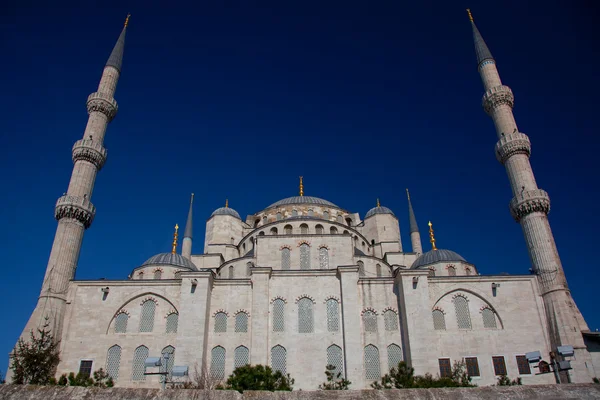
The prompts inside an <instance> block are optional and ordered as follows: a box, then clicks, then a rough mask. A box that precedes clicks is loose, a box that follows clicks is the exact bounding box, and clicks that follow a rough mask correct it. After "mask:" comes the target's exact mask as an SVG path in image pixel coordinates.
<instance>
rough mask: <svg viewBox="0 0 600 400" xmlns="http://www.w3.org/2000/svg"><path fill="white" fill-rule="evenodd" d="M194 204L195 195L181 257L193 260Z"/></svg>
mask: <svg viewBox="0 0 600 400" xmlns="http://www.w3.org/2000/svg"><path fill="white" fill-rule="evenodd" d="M193 204H194V193H192V198H191V200H190V211H189V212H188V217H187V222H186V223H185V232H184V233H183V244H182V245H181V255H182V256H184V257H185V258H187V259H188V260H190V261H191V260H192V233H193V225H192V205H193Z"/></svg>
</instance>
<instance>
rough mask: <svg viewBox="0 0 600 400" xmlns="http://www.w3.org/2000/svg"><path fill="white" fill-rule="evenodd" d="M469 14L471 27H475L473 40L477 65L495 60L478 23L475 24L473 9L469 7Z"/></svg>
mask: <svg viewBox="0 0 600 400" xmlns="http://www.w3.org/2000/svg"><path fill="white" fill-rule="evenodd" d="M467 15H468V16H469V21H471V27H472V28H473V42H474V43H475V54H476V55H477V66H480V65H481V63H483V62H484V61H486V60H491V61H494V57H492V53H491V52H490V49H489V48H488V47H487V44H485V41H484V40H483V37H482V36H481V33H479V29H477V25H475V20H474V19H473V14H471V9H470V8H467Z"/></svg>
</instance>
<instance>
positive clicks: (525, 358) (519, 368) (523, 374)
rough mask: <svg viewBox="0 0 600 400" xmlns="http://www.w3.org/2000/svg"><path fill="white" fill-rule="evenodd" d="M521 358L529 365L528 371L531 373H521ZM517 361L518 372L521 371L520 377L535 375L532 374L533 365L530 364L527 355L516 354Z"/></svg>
mask: <svg viewBox="0 0 600 400" xmlns="http://www.w3.org/2000/svg"><path fill="white" fill-rule="evenodd" d="M519 357H523V359H524V361H525V364H527V369H528V370H529V372H528V373H527V372H526V373H522V372H521V367H520V366H519ZM515 361H516V362H517V370H518V371H519V376H521V375H522V376H530V375H533V373H532V372H531V364H529V361H527V357H526V356H525V354H515Z"/></svg>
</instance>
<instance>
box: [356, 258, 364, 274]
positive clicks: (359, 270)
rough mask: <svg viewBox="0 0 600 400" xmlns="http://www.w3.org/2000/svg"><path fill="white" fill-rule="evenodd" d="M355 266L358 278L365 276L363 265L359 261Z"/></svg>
mask: <svg viewBox="0 0 600 400" xmlns="http://www.w3.org/2000/svg"><path fill="white" fill-rule="evenodd" d="M356 264H357V265H358V276H365V263H364V262H362V261H359V262H357V263H356Z"/></svg>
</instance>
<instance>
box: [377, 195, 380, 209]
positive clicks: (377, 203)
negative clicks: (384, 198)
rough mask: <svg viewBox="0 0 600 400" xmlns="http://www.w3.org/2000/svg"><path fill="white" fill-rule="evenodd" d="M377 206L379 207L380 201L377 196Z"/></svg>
mask: <svg viewBox="0 0 600 400" xmlns="http://www.w3.org/2000/svg"><path fill="white" fill-rule="evenodd" d="M377 207H381V203H379V197H378V198H377Z"/></svg>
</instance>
